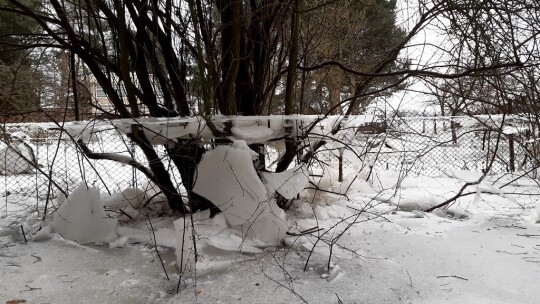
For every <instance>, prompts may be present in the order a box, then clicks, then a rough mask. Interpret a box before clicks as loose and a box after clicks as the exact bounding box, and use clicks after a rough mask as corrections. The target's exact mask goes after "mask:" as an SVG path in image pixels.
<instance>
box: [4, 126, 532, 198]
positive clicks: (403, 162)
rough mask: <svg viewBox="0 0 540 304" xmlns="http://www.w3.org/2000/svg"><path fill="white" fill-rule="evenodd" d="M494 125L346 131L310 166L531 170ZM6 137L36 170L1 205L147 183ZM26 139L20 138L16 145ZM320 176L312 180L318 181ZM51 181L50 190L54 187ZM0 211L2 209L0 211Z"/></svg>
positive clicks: (62, 145)
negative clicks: (83, 185)
mask: <svg viewBox="0 0 540 304" xmlns="http://www.w3.org/2000/svg"><path fill="white" fill-rule="evenodd" d="M497 125H500V121H499V122H498V121H496V119H495V120H493V119H491V118H490V119H488V120H486V119H483V118H471V117H450V118H447V117H417V118H393V119H388V120H386V121H384V120H382V121H378V122H374V123H373V125H371V127H369V126H368V128H359V129H358V130H355V131H354V132H352V133H351V132H349V134H354V136H353V137H349V138H345V139H344V140H345V142H340V143H339V144H337V145H336V144H332V143H329V144H328V145H327V146H326V147H323V148H322V149H320V151H319V152H318V153H317V159H318V164H317V165H316V166H314V167H315V168H319V169H321V168H322V167H327V168H330V171H332V172H337V171H338V170H337V168H336V166H337V165H336V164H338V163H340V165H339V166H340V167H343V168H344V169H345V170H349V171H350V170H351V169H352V170H360V169H361V165H359V164H369V165H370V166H372V167H373V169H374V170H394V171H401V172H405V173H406V174H414V175H431V176H436V175H451V174H454V173H455V172H456V171H459V170H471V171H478V172H484V171H485V170H487V169H488V164H490V163H491V162H492V160H493V164H492V165H491V167H490V168H489V170H490V172H491V173H502V172H509V171H513V170H523V169H527V168H530V167H531V160H530V157H529V159H527V157H526V155H530V153H525V151H524V149H527V146H526V145H527V144H528V143H529V142H531V138H530V136H531V134H534V130H529V129H528V127H527V125H526V124H524V123H521V122H520V121H519V120H513V121H511V120H507V121H506V122H505V124H504V126H505V127H504V129H503V130H502V131H503V132H497V131H496V130H495V129H494V127H495V126H497ZM5 130H6V131H7V132H8V133H10V134H12V135H15V136H12V137H13V138H14V139H15V140H12V141H11V144H12V146H14V145H15V144H16V143H17V138H19V139H20V142H24V143H25V146H24V147H26V148H27V149H29V150H30V151H31V153H30V154H33V155H34V156H35V162H36V165H37V168H36V167H32V168H30V170H22V171H23V172H11V174H6V173H8V172H1V173H2V174H3V175H2V176H0V195H1V197H3V198H5V199H6V201H7V200H8V198H11V199H16V197H17V196H25V197H35V198H36V200H43V199H45V198H47V197H54V196H55V195H56V193H58V191H57V187H60V188H62V189H64V191H66V192H67V193H69V192H70V191H71V190H72V189H74V188H75V187H76V186H77V185H78V184H79V183H80V182H81V181H83V180H84V181H86V182H87V183H89V184H91V185H95V186H97V187H98V188H99V189H101V191H104V192H109V193H113V192H117V191H121V190H123V189H126V188H128V187H133V188H140V187H144V184H145V183H146V182H147V179H146V177H145V176H144V175H143V174H142V173H140V172H139V171H137V170H135V169H133V168H132V167H130V166H128V165H124V164H121V163H118V162H115V161H111V160H90V159H88V158H86V157H85V156H84V155H83V154H82V153H79V151H78V148H77V145H76V144H75V143H74V142H73V139H72V138H70V136H69V135H68V134H66V133H64V132H60V131H55V130H44V129H42V128H40V127H39V125H37V124H24V125H20V124H19V125H6V128H5ZM17 134H18V135H17ZM21 134H22V135H21ZM25 136H26V137H27V138H21V137H25ZM87 146H88V148H89V149H90V150H92V151H94V152H98V153H99V152H107V153H120V154H124V155H130V156H131V157H133V158H134V159H136V160H137V161H139V162H141V163H142V164H145V163H146V160H145V158H144V156H143V155H142V153H141V151H140V150H139V149H137V148H136V147H135V145H134V144H133V143H131V141H129V139H128V138H127V137H126V136H125V135H123V134H121V133H118V132H117V130H115V129H110V130H102V131H99V132H97V133H93V134H92V136H91V138H90V139H89V140H88V143H87ZM9 149H10V148H9V147H7V146H6V145H5V144H4V143H0V152H2V153H0V165H2V164H3V168H4V169H3V170H4V171H6V170H7V169H6V168H7V167H9V166H15V165H16V164H17V163H19V162H22V161H24V160H23V159H21V157H17V156H13V154H12V153H11V154H10V153H7V152H6V151H9ZM533 150H534V149H533ZM158 153H160V154H161V155H162V156H163V158H164V159H166V156H165V152H164V151H163V150H158ZM270 154H272V153H270ZM343 154H344V155H345V157H341V160H342V161H341V162H339V161H338V160H339V159H340V155H343ZM28 155H29V154H28V153H27V155H26V156H28ZM276 157H277V155H276V153H274V154H273V155H270V158H269V159H268V162H267V165H268V164H271V163H272V162H273V161H274V160H275V158H276ZM358 158H360V159H361V161H358ZM165 164H166V165H168V166H169V168H170V172H171V176H172V178H173V179H175V182H176V184H177V185H181V180H180V177H179V174H178V172H177V171H176V168H175V167H174V166H173V165H172V164H170V162H168V161H166V162H165ZM0 169H2V166H0ZM8 169H9V168H8ZM314 171H318V170H317V169H314ZM323 171H324V168H323ZM323 171H321V172H319V174H323V173H324V172H323ZM339 171H340V172H341V171H342V170H339ZM317 174H318V173H317V172H315V173H314V175H317ZM336 174H337V173H336ZM49 177H50V178H49ZM51 180H52V181H54V182H55V183H56V184H57V185H53V184H52V183H51ZM6 206H7V204H6ZM0 208H3V207H1V204H0Z"/></svg>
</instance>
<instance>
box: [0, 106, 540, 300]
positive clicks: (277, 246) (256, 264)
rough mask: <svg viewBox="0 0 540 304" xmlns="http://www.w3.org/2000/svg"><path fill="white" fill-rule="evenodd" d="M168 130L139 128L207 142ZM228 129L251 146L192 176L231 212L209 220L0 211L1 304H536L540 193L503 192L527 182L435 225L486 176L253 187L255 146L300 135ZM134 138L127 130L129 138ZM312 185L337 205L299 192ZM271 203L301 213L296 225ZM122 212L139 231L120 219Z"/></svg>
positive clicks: (128, 202) (214, 155)
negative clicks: (19, 302) (20, 303)
mask: <svg viewBox="0 0 540 304" xmlns="http://www.w3.org/2000/svg"><path fill="white" fill-rule="evenodd" d="M223 119H225V118H223ZM227 119H228V118H227ZM355 119H356V118H355V117H352V118H350V119H349V120H351V121H352V122H351V123H352V124H353V125H355V124H357V122H356V121H355ZM358 119H359V120H361V118H358ZM349 120H347V121H342V123H349ZM294 121H296V122H294ZM336 121H337V120H333V122H332V121H329V122H328V123H325V125H324V126H322V125H319V126H318V127H316V128H315V129H314V132H313V138H316V137H317V136H318V138H320V137H321V136H326V135H325V134H328V132H329V130H330V129H331V127H332V124H333V123H335V122H336ZM165 122H166V120H163V119H161V120H160V119H155V120H148V121H145V124H144V125H145V128H148V130H152V132H154V131H155V132H158V134H159V135H156V138H161V139H163V138H165V137H170V138H175V137H176V136H188V133H186V132H193V134H203V133H204V132H208V131H209V130H208V128H207V127H206V126H203V127H204V128H203V129H202V130H201V129H199V128H200V127H201V124H199V123H195V122H193V123H192V122H190V121H181V120H179V121H176V122H175V121H172V122H173V123H175V124H176V129H174V128H173V129H171V130H169V131H170V132H169V133H167V134H165V133H163V134H161V133H159V132H161V131H165V129H163V128H162V127H161V126H163V124H164V123H165ZM216 122H217V125H218V127H220V128H222V127H223V126H222V125H221V124H222V122H223V121H216ZM233 122H234V123H233V128H232V129H231V131H232V133H233V138H234V139H241V140H235V141H234V142H233V144H232V145H224V146H218V147H216V148H215V149H214V150H211V151H209V152H207V153H206V154H205V155H204V157H203V159H202V160H201V162H200V167H199V170H198V172H197V176H196V177H197V182H196V185H195V191H196V192H197V193H199V194H200V195H202V196H204V197H206V198H207V199H209V200H211V201H212V202H213V203H215V204H216V205H217V206H218V207H219V208H220V209H221V210H222V211H223V212H222V213H219V214H217V215H215V216H214V217H210V213H209V212H208V211H205V212H198V213H195V214H193V215H192V216H187V217H181V216H179V215H177V214H173V213H172V212H165V211H164V208H162V207H163V206H162V203H163V202H164V199H163V196H160V195H157V194H158V192H159V190H158V189H157V187H156V186H155V185H153V184H151V183H146V184H145V185H143V186H142V187H139V188H137V187H135V186H133V187H126V186H124V187H123V188H120V189H118V190H117V192H116V193H112V194H110V195H109V194H107V195H105V194H103V193H101V194H100V193H99V190H101V191H104V190H103V189H99V190H98V189H96V188H93V187H87V186H86V185H79V186H78V187H77V189H76V190H75V191H73V192H71V193H70V195H69V196H68V197H67V199H62V198H61V197H58V198H57V199H56V201H54V200H53V201H51V202H50V203H51V204H50V205H49V207H50V208H51V210H52V211H54V210H55V209H56V207H57V206H58V205H59V206H60V207H59V208H58V209H57V210H56V211H55V212H54V213H53V218H52V219H51V218H50V217H48V218H47V219H46V220H45V221H41V216H42V215H43V213H42V212H43V210H41V209H40V208H41V206H40V207H39V208H36V206H37V205H39V204H42V201H41V200H40V198H38V197H28V196H24V195H21V194H14V195H9V196H3V197H1V198H0V199H1V201H2V202H4V201H5V204H6V206H7V207H6V208H5V210H6V212H5V213H2V217H1V218H0V227H1V230H0V285H1V286H2V288H1V289H0V301H8V300H12V299H25V300H26V301H27V302H29V303H33V302H39V303H41V302H48V303H73V302H77V303H96V302H103V303H195V302H196V303H306V302H307V303H339V302H340V301H341V302H343V303H524V304H528V303H530V304H532V303H538V298H540V292H539V291H538V286H537V285H538V279H537V278H539V277H540V267H539V266H540V263H539V261H540V242H539V237H538V236H539V235H540V223H538V221H539V219H540V204H539V203H538V200H537V197H538V196H539V195H540V190H539V188H538V184H537V181H536V180H532V179H528V178H526V177H522V178H520V179H518V180H517V181H515V182H512V183H511V184H510V185H508V186H504V187H503V185H505V184H506V183H508V182H510V181H512V180H514V179H515V178H516V177H518V176H519V174H520V173H516V174H503V175H493V176H491V175H490V176H487V177H486V179H485V180H484V181H483V182H482V183H481V184H479V185H474V186H471V187H469V188H467V190H466V193H470V195H467V196H463V197H461V198H459V199H458V200H456V202H454V203H453V204H452V205H451V206H449V207H448V208H444V209H439V210H436V211H434V212H432V213H426V212H424V211H423V210H426V209H427V208H429V207H431V206H434V205H435V204H438V203H440V202H442V201H445V200H446V199H448V198H450V197H452V196H454V195H455V194H456V193H457V191H459V189H460V188H461V187H462V186H463V184H464V183H467V182H474V181H478V179H479V178H480V177H481V176H482V174H481V173H479V172H474V171H469V170H464V169H459V170H447V169H445V170H440V172H443V174H439V175H438V176H413V175H410V176H406V175H404V174H403V172H397V171H395V170H381V169H380V168H378V169H377V170H375V171H374V172H372V174H369V173H370V172H369V171H370V169H371V168H370V166H371V165H373V164H372V163H370V162H369V160H368V161H366V164H365V166H364V165H363V164H359V163H354V164H353V165H352V166H349V167H347V168H346V171H345V172H344V181H343V182H341V183H340V182H338V181H337V169H336V168H337V167H336V166H335V164H336V162H335V159H333V160H331V161H329V165H328V166H327V167H325V168H317V167H315V168H313V167H311V168H305V167H304V166H297V167H295V168H292V169H290V170H287V171H285V172H282V173H266V172H256V171H255V169H254V167H253V164H252V160H253V159H254V157H257V155H256V153H253V151H251V150H250V149H249V148H248V147H247V144H248V143H252V142H260V141H263V140H268V139H269V138H271V137H273V136H277V135H280V134H284V133H282V130H281V129H282V128H283V127H284V126H289V124H290V123H291V122H290V121H289V122H286V121H285V120H284V118H283V117H279V118H272V119H267V118H264V117H263V118H260V121H254V120H249V119H245V120H243V119H242V118H234V119H233ZM131 123H133V120H129V121H126V122H125V123H118V124H117V125H118V126H119V127H121V128H125V130H126V131H129V128H128V127H127V126H128V125H129V126H130V124H131ZM294 123H299V124H300V125H302V124H308V123H309V121H307V120H305V121H299V120H293V124H294ZM358 123H359V122H358ZM241 124H243V125H244V126H246V128H247V129H245V130H244V129H242V128H239V127H238V126H240V125H241ZM269 126H270V127H269ZM321 126H322V128H321ZM315 130H317V131H315ZM270 131H271V132H272V133H271V134H270ZM74 134H75V133H74ZM89 134H90V133H86V134H83V135H84V136H83V137H85V138H88V136H90V135H89ZM149 134H150V133H149ZM343 134H345V135H347V136H349V135H350V134H349V133H347V132H345V133H343ZM172 135H174V136H172ZM329 146H332V147H334V148H336V147H337V148H339V147H341V146H340V144H339V143H338V144H336V145H329ZM331 153H334V152H331ZM332 156H333V155H332ZM344 158H345V159H346V160H349V161H353V160H354V156H353V155H351V154H349V155H347V153H345V155H344ZM356 162H358V161H357V160H356ZM74 168H75V167H74ZM308 169H309V170H308ZM317 170H318V171H317ZM314 171H317V172H314ZM321 172H322V174H323V176H322V177H316V176H315V175H319V174H320V173H321ZM259 174H260V176H259ZM10 178H11V177H10ZM309 181H311V182H313V183H314V184H316V185H317V186H318V187H319V188H320V189H322V190H324V191H329V192H324V191H315V190H313V189H307V190H302V189H304V188H305V187H306V185H308V183H309ZM0 192H1V191H0ZM276 192H277V193H279V194H280V195H282V196H284V197H285V198H295V200H294V201H293V203H292V206H291V208H290V210H288V211H287V212H286V213H285V212H283V211H282V210H281V209H279V208H278V207H277V205H276V202H275V193H276ZM156 195H157V196H156ZM297 196H298V197H299V198H298V199H296V197H297ZM148 200H150V202H149V205H148V206H143V205H144V204H145V203H146V202H147V201H148ZM104 207H106V208H105V209H104ZM154 208H156V210H157V209H159V210H160V211H161V212H159V213H157V212H152V211H154ZM8 210H9V212H8ZM51 210H49V212H51ZM120 210H122V212H125V213H129V214H132V215H134V216H133V217H132V218H131V219H130V218H128V217H125V216H119V215H118V214H119V212H120ZM37 211H39V213H38V212H37ZM157 214H160V215H159V216H157ZM117 219H118V223H116V220H117ZM21 226H22V229H23V230H24V231H25V233H26V237H27V238H28V242H25V241H24V239H23V235H22V233H21ZM286 232H288V233H286ZM74 240H76V241H74ZM96 242H97V243H96ZM194 244H196V254H197V255H195V246H194ZM304 266H306V267H305V271H304ZM180 269H181V270H182V272H180V271H179V270H180ZM165 271H166V272H165ZM167 278H169V279H167ZM179 281H180V290H179V292H178V293H177V292H176V288H177V284H178V282H179Z"/></svg>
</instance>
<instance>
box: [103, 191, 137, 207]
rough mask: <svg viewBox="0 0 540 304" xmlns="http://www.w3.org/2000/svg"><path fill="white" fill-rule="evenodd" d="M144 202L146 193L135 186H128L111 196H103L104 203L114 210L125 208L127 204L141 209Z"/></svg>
mask: <svg viewBox="0 0 540 304" xmlns="http://www.w3.org/2000/svg"><path fill="white" fill-rule="evenodd" d="M144 202H145V193H144V192H143V191H142V190H139V189H135V188H127V189H125V190H123V191H122V192H120V193H114V194H113V195H111V196H109V197H104V198H103V205H105V206H106V207H109V208H111V209H113V210H118V209H123V208H126V207H127V206H131V207H133V208H134V209H139V207H141V204H143V203H144Z"/></svg>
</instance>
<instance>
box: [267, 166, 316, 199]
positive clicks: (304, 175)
mask: <svg viewBox="0 0 540 304" xmlns="http://www.w3.org/2000/svg"><path fill="white" fill-rule="evenodd" d="M261 175H262V177H263V179H264V181H265V184H266V187H267V189H268V191H269V192H270V193H272V192H277V193H279V194H281V195H282V196H283V197H284V198H286V199H293V198H295V197H296V195H297V194H298V193H300V192H301V191H302V190H304V189H305V188H306V187H307V185H308V183H309V178H308V176H309V172H307V170H306V169H305V165H299V166H296V167H294V168H292V169H289V170H287V171H283V172H280V173H272V172H262V173H261Z"/></svg>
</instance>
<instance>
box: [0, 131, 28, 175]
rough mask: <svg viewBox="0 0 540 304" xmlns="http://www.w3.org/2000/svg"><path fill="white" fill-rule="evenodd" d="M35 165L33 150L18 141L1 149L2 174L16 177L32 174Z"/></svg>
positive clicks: (0, 169)
mask: <svg viewBox="0 0 540 304" xmlns="http://www.w3.org/2000/svg"><path fill="white" fill-rule="evenodd" d="M30 162H34V163H35V156H34V152H33V151H32V148H31V147H30V146H29V145H28V144H25V143H23V142H22V141H19V140H16V141H14V142H13V143H12V145H11V147H10V146H7V145H6V146H4V147H2V148H0V174H6V175H14V174H24V173H30V172H31V171H32V165H31V164H30Z"/></svg>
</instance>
